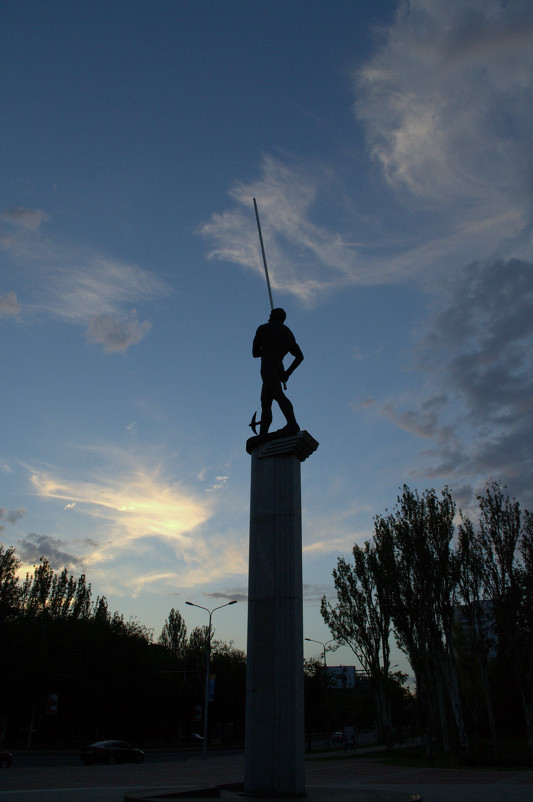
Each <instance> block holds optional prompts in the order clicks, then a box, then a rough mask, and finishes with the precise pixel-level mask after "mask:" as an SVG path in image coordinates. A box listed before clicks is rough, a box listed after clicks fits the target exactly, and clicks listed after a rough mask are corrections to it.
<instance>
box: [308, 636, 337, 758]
mask: <svg viewBox="0 0 533 802" xmlns="http://www.w3.org/2000/svg"><path fill="white" fill-rule="evenodd" d="M305 640H308V641H310V642H311V643H318V644H319V645H320V646H322V659H323V661H324V697H325V700H326V749H327V750H328V752H329V705H328V667H327V664H326V646H327V645H328V643H334V642H335V638H331V640H327V641H326V642H325V643H322V641H321V640H315V639H314V638H305Z"/></svg>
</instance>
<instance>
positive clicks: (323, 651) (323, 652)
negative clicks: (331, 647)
mask: <svg viewBox="0 0 533 802" xmlns="http://www.w3.org/2000/svg"><path fill="white" fill-rule="evenodd" d="M305 640H308V641H311V643H318V644H320V646H322V655H323V660H324V675H325V676H326V680H327V665H326V646H327V645H328V643H334V641H335V638H332V639H331V640H327V641H326V642H325V643H322V641H321V640H315V639H314V638H305Z"/></svg>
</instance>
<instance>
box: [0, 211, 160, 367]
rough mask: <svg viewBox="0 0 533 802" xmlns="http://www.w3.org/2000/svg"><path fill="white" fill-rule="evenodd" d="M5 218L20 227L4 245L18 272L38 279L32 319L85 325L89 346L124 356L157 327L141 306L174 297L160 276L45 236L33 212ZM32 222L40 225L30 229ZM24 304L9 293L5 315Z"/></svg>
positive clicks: (3, 303)
mask: <svg viewBox="0 0 533 802" xmlns="http://www.w3.org/2000/svg"><path fill="white" fill-rule="evenodd" d="M3 217H4V219H8V220H9V221H10V222H16V223H17V224H18V230H17V231H16V232H15V234H13V235H11V234H10V235H9V236H3V237H2V238H1V245H2V246H3V248H4V250H5V251H6V253H7V254H8V256H9V258H10V259H11V260H12V261H13V263H14V265H15V266H16V268H17V272H20V273H21V274H23V275H29V276H30V277H31V279H32V281H31V288H32V290H31V292H32V295H31V297H28V296H27V293H28V289H27V285H25V292H26V298H25V299H24V303H23V307H24V311H25V314H26V316H30V315H33V316H34V317H35V316H37V317H38V316H43V315H44V316H53V317H55V318H60V319H62V320H64V321H65V322H67V323H70V324H73V325H76V326H82V327H84V328H85V329H86V336H87V339H88V341H89V342H91V343H95V344H98V345H101V346H102V347H103V349H104V351H105V352H106V353H117V352H124V351H125V350H126V349H127V348H129V346H130V345H133V344H136V343H138V342H140V341H141V340H142V339H143V338H144V337H145V336H146V335H147V334H148V332H149V331H150V328H151V323H150V321H148V320H142V319H141V318H140V317H139V315H138V313H137V311H136V308H135V306H136V305H138V304H141V303H147V302H150V301H153V300H154V299H155V298H157V297H161V296H162V294H163V293H164V292H168V287H166V285H165V284H164V282H163V281H162V280H161V279H160V278H159V277H158V276H156V275H155V274H153V273H150V272H148V271H146V270H144V269H143V268H142V267H140V266H139V265H136V264H132V263H127V262H124V261H121V260H119V259H116V258H113V257H110V256H107V255H105V254H102V253H99V252H98V251H96V250H94V249H91V248H88V247H84V246H81V245H77V244H73V243H69V242H66V241H61V240H58V239H55V240H54V239H53V238H52V237H50V236H49V235H48V236H44V235H42V234H41V233H40V232H39V231H38V228H39V225H40V223H41V222H42V220H43V219H44V213H42V212H40V213H39V216H38V215H37V213H36V212H33V211H31V210H22V209H20V210H11V211H8V212H5V213H4V215H3ZM31 220H35V221H36V224H35V225H30V221H31ZM37 220H38V221H39V225H37ZM21 221H22V222H21ZM24 221H26V222H24ZM18 303H19V302H18V301H17V297H16V295H15V293H14V292H10V293H8V294H7V295H6V296H4V297H3V298H2V299H0V314H4V315H6V314H16V313H17V312H19V306H18Z"/></svg>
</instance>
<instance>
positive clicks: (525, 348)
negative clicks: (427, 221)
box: [389, 259, 533, 507]
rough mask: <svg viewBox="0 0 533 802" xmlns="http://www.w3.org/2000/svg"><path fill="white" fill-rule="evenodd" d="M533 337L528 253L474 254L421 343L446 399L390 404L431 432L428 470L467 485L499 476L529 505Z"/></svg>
mask: <svg viewBox="0 0 533 802" xmlns="http://www.w3.org/2000/svg"><path fill="white" fill-rule="evenodd" d="M532 346H533V264H532V263H530V262H526V261H524V260H519V259H510V260H508V261H503V260H497V261H478V262H475V263H473V264H471V265H469V266H468V267H466V268H465V269H464V270H463V271H462V272H461V273H460V274H459V275H458V276H457V277H456V278H455V279H454V280H452V281H451V282H450V284H449V286H448V296H447V298H446V300H445V303H444V305H443V307H442V308H441V311H440V312H439V313H438V314H437V315H436V316H435V317H434V320H433V322H432V324H431V328H430V331H429V333H428V335H427V337H426V338H425V340H424V342H423V345H422V349H421V364H422V366H423V368H424V369H425V370H426V371H427V373H428V374H429V376H430V377H431V378H432V380H433V381H435V382H436V383H437V384H438V385H440V386H441V387H442V388H444V389H445V391H446V396H447V398H446V399H445V398H444V395H443V396H441V401H444V400H446V401H447V403H437V404H431V405H430V407H428V405H427V404H426V405H422V406H421V408H420V409H418V410H415V411H410V412H405V413H402V414H400V413H394V415H393V414H392V413H391V414H389V417H391V418H393V419H395V422H396V423H397V424H398V425H403V427H404V428H409V429H410V431H413V432H416V433H417V434H421V435H423V436H425V437H428V438H431V439H433V441H434V443H435V448H434V449H432V450H430V451H428V452H426V457H431V463H432V464H431V465H430V466H429V467H428V470H427V471H426V475H428V476H431V477H436V476H440V477H443V478H444V479H445V481H448V482H449V483H451V482H452V481H454V480H455V481H457V482H461V484H465V485H466V486H467V487H468V486H469V485H470V484H471V483H472V482H473V483H474V486H477V487H479V486H480V484H484V483H485V482H486V481H493V480H501V481H503V482H504V483H505V484H506V485H507V486H508V488H509V492H511V493H512V494H514V495H516V496H517V497H518V498H520V499H521V500H522V502H523V503H524V504H525V505H526V506H529V507H530V506H531V504H532V503H533V462H532V459H531V454H532V453H533V348H532ZM446 418H447V419H448V421H450V423H449V424H448V425H444V424H443V420H446ZM407 423H409V424H410V425H409V426H408V425H407ZM417 428H418V431H417Z"/></svg>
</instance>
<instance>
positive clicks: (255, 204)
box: [254, 198, 274, 309]
mask: <svg viewBox="0 0 533 802" xmlns="http://www.w3.org/2000/svg"><path fill="white" fill-rule="evenodd" d="M254 209H255V219H256V220H257V230H258V231H259V242H260V243H261V253H262V254H263V265H264V268H265V276H266V280H267V288H268V297H269V298H270V308H271V309H274V301H273V300H272V290H271V289H270V278H269V276H268V267H267V260H266V256H265V246H264V245H263V235H262V233H261V223H260V222H259V212H258V210H257V203H256V200H255V198H254Z"/></svg>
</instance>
